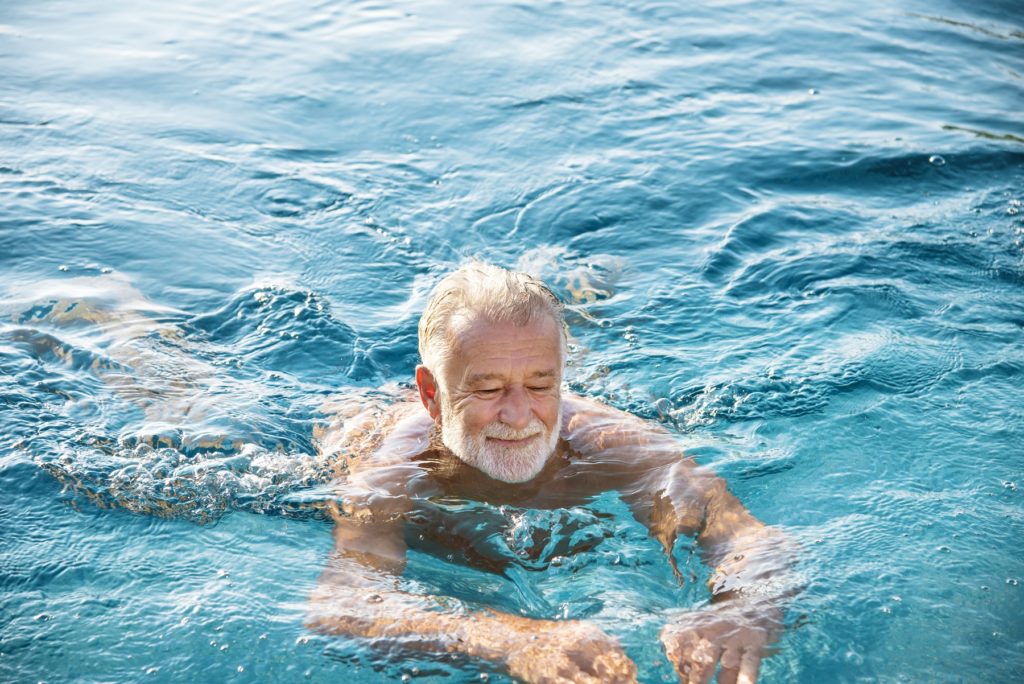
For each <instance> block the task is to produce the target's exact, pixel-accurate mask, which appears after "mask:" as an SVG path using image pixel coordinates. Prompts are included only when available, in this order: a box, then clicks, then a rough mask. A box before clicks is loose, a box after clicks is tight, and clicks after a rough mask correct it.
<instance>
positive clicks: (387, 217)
mask: <svg viewBox="0 0 1024 684" xmlns="http://www.w3.org/2000/svg"><path fill="white" fill-rule="evenodd" d="M108 4H109V3H99V2H93V1H91V0H84V1H78V2H68V1H63V2H59V1H49V0H43V1H37V2H20V1H17V0H15V1H12V2H6V3H4V5H3V7H2V8H0V73H2V74H3V76H2V77H0V198H2V201H0V377H2V379H3V380H2V383H0V425H2V427H3V430H2V431H0V492H2V497H0V592H2V593H0V680H3V681H12V682H34V681H39V680H46V681H69V680H76V681H118V682H132V681H239V682H243V681H328V680H330V681H337V680H338V679H339V678H341V679H346V678H347V679H348V680H351V681H367V682H373V681H389V680H393V679H397V678H400V677H403V676H405V677H408V678H411V679H413V680H416V681H438V682H442V681H448V682H455V681H475V680H476V679H477V677H478V675H479V674H480V672H481V671H483V672H487V673H489V674H490V676H491V679H492V681H500V680H501V679H502V675H501V674H500V673H498V672H496V671H494V670H493V669H490V668H488V667H487V666H485V665H482V664H480V663H465V662H462V663H459V662H454V663H453V662H448V661H444V660H431V659H428V658H423V657H400V658H391V659H388V658H386V657H384V656H383V655H382V654H380V653H376V652H373V651H371V650H368V649H366V648H365V647H364V645H362V644H359V643H350V642H346V641H345V640H342V639H336V638H335V639H331V638H325V637H322V636H319V635H316V634H313V633H310V632H308V631H307V630H306V629H305V628H304V627H303V612H304V602H305V599H306V595H307V594H308V592H309V590H310V588H311V587H312V586H313V584H314V583H315V581H316V577H317V575H318V573H319V571H320V569H321V568H322V567H323V564H324V561H325V559H326V557H327V554H328V552H329V550H330V548H331V544H332V542H331V535H330V523H329V522H327V521H326V520H325V519H324V518H323V516H322V515H321V514H320V513H319V512H318V509H317V507H316V505H315V503H316V502H317V501H318V500H320V499H322V498H323V497H324V496H325V494H324V483H325V482H326V480H327V475H326V473H325V471H324V468H323V464H320V463H318V462H317V460H316V458H315V457H314V454H315V443H314V439H313V436H312V435H313V430H314V428H315V426H316V425H319V424H322V423H323V422H324V420H325V419H326V418H325V413H324V409H323V407H324V404H325V402H326V403H329V402H330V400H331V398H332V397H336V396H338V395H346V394H352V393H356V392H366V391H371V393H375V392H377V390H376V388H378V387H382V386H384V387H385V389H384V390H381V391H380V392H379V393H380V395H381V396H388V395H389V394H391V393H393V392H394V391H395V390H394V389H388V388H393V387H394V386H395V385H396V384H397V385H399V386H401V385H403V384H404V385H408V383H409V382H410V381H411V369H412V367H413V365H414V363H415V362H416V340H415V335H416V321H417V317H418V315H419V313H420V311H421V309H422V307H423V304H424V301H425V297H426V295H427V293H428V292H429V288H430V287H431V285H432V284H433V283H434V282H435V281H436V279H437V278H438V277H439V276H440V275H441V274H443V273H444V272H446V271H448V270H449V269H451V268H452V267H453V266H454V265H456V264H458V263H459V262H460V261H462V260H463V259H465V258H467V257H468V256H471V255H481V256H484V257H486V258H489V259H491V260H493V261H495V262H498V263H501V264H504V265H507V266H519V267H521V268H525V269H529V270H532V271H534V272H537V273H539V274H540V275H542V276H544V277H545V278H546V279H548V280H549V281H550V282H551V283H552V284H553V285H554V286H555V288H556V289H557V290H558V292H559V294H560V295H562V296H563V297H564V298H566V300H567V301H569V302H570V311H569V320H570V324H571V326H572V332H573V335H574V340H573V345H572V350H571V362H572V366H571V368H570V372H569V382H568V385H569V387H570V388H571V389H572V390H574V391H577V392H580V393H583V394H586V395H589V396H594V397H598V398H600V399H603V400H605V401H607V402H608V403H610V404H613V405H615V406H617V407H620V408H623V409H627V410H630V411H633V412H635V413H637V414H640V415H642V416H644V417H647V418H649V419H650V420H652V421H658V422H661V423H662V424H664V425H666V426H667V427H668V428H669V429H671V430H673V431H675V432H676V433H677V434H678V435H679V439H680V442H681V443H682V444H683V445H684V446H685V447H686V448H687V449H688V451H689V452H690V453H691V454H693V455H694V456H695V457H696V458H697V459H698V460H699V461H700V462H702V463H705V464H709V465H711V466H713V467H714V468H715V469H716V470H717V471H718V472H720V473H721V474H722V475H723V476H724V477H726V478H727V480H728V481H729V483H730V486H731V488H732V489H733V490H734V491H735V492H736V493H737V495H738V496H739V497H740V498H741V499H742V500H743V501H744V502H745V503H746V504H747V505H748V506H749V507H750V509H751V510H752V511H753V512H754V513H755V515H757V516H758V517H760V518H761V519H762V520H765V521H766V522H768V523H770V524H773V525H777V526H780V527H782V528H784V529H785V530H787V531H788V533H789V534H790V535H791V536H792V537H793V538H794V539H796V540H798V541H799V542H800V544H801V548H802V552H801V564H800V572H801V573H802V575H803V577H804V578H805V580H806V589H805V590H804V592H803V593H802V594H801V595H800V596H799V597H798V598H797V599H795V600H794V602H793V604H792V606H791V607H790V611H789V616H788V620H789V622H790V624H791V628H790V629H789V630H788V631H787V632H786V634H785V636H784V637H783V639H782V641H781V642H780V643H779V645H778V650H777V652H776V653H775V654H774V655H773V656H772V657H771V658H770V659H768V660H767V661H766V662H765V664H764V666H763V670H762V673H763V681H766V682H791V681H799V682H854V681H857V682H861V681H878V682H899V681H908V682H931V681H951V682H953V681H965V682H1012V681H1019V680H1021V679H1022V678H1024V656H1022V655H1021V654H1022V653H1024V618H1022V617H1021V616H1022V615H1024V587H1022V586H1021V585H1020V583H1021V582H1022V581H1024V563H1022V560H1024V558H1022V553H1021V551H1020V549H1019V548H1018V544H1019V540H1020V539H1021V538H1022V535H1024V524H1022V523H1024V399H1022V397H1024V391H1022V390H1024V345H1022V339H1024V289H1022V286H1024V214H1022V210H1024V190H1022V188H1024V127H1022V125H1021V116H1020V112H1021V110H1022V103H1024V98H1022V97H1021V95H1022V90H1024V49H1022V47H1024V45H1022V43H1024V26H1022V18H1024V13H1022V11H1021V9H1022V8H1021V6H1020V4H1019V3H1018V2H1013V1H1010V0H1007V1H1004V2H972V3H968V2H956V1H952V0H938V2H928V3H926V2H923V1H905V2H895V3H892V2H880V1H878V0H860V1H858V2H852V1H850V0H839V1H837V2H832V3H813V2H807V1H805V0H799V1H796V2H769V1H765V2H709V3H702V4H692V5H691V4H690V3H658V2H649V3H647V2H638V3H612V2H600V1H597V0H584V1H580V2H575V1H569V2H553V3H520V4H510V3H498V2H476V1H475V0H473V1H470V2H417V3H411V2H410V3H400V2H392V1H391V0H382V1H381V2H353V3H328V2H319V3H318V2H306V3H303V2H297V1H285V0H280V1H272V0H263V1H262V2H223V3H216V4H215V5H214V6H208V4H207V3H198V2H190V1H188V0H186V1H185V2H179V3H170V4H168V3H161V4H157V5H155V6H148V5H147V6H138V7H135V6H132V7H131V8H127V6H126V8H123V9H118V8H111V7H108V6H107V5H108ZM69 309H70V311H69ZM128 378H131V379H132V380H131V382H127V379H128ZM143 407H145V408H143ZM186 408H188V411H187V412H186V410H185V409H186ZM482 513H483V514H484V515H488V516H491V518H493V519H494V521H495V525H496V526H498V528H501V529H505V530H507V532H508V535H509V536H508V543H509V544H513V545H514V544H515V543H517V537H516V534H519V533H520V532H522V530H527V531H529V530H531V529H535V528H541V529H552V530H554V533H555V537H556V539H560V540H569V541H568V542H567V543H569V545H570V546H572V545H573V544H576V547H575V550H576V551H577V553H575V554H572V555H571V556H568V557H567V558H568V560H562V559H559V560H558V562H555V561H554V560H553V559H554V558H556V557H557V556H558V554H556V553H555V550H556V547H552V548H546V549H541V550H539V551H537V553H536V554H534V560H535V562H533V563H532V564H531V563H523V564H522V565H521V566H517V567H515V568H513V569H512V570H510V571H509V572H508V574H507V576H504V577H502V576H498V575H495V574H490V573H486V572H482V571H478V570H473V569H470V568H467V567H463V566H456V567H455V568H454V569H453V568H452V566H451V565H449V564H448V563H447V562H446V560H445V559H444V558H440V559H438V558H435V557H433V556H431V555H430V554H427V553H416V554H414V555H413V556H412V557H411V562H410V570H409V577H408V579H407V581H408V582H409V583H410V584H412V585H414V586H420V587H424V588H427V589H430V590H434V591H446V592H451V593H456V594H459V595H460V596H463V597H468V598H471V599H474V600H477V601H479V602H480V603H483V604H494V605H502V606H503V607H505V608H506V609H509V610H521V611H525V612H527V613H528V614H534V615H544V616H547V617H554V616H557V615H566V616H570V617H588V618H590V619H593V620H595V621H597V622H598V623H599V624H601V625H602V627H604V628H605V629H606V630H607V631H609V632H610V633H613V634H615V635H617V636H618V637H619V638H620V640H621V641H622V643H623V644H624V646H625V648H626V649H627V651H628V652H629V654H630V655H631V656H632V657H633V658H634V659H635V660H636V661H637V663H638V664H639V666H640V670H641V678H642V680H643V681H645V682H657V681H663V680H666V678H669V679H670V678H671V674H672V672H671V669H670V667H669V666H668V665H667V663H666V662H665V661H664V660H663V658H662V657H661V655H660V652H659V650H658V648H657V645H656V641H655V635H656V634H657V629H658V626H659V624H658V620H657V618H656V615H657V614H658V613H659V612H660V611H662V610H665V609H667V608H671V607H673V606H692V605H697V604H699V603H700V602H701V601H703V600H705V599H706V597H705V596H704V595H703V593H702V591H701V589H700V587H699V586H696V585H694V584H692V583H690V584H687V585H686V586H684V587H681V588H680V587H676V586H675V585H674V583H673V581H672V578H671V573H670V572H669V571H668V568H667V565H666V564H665V563H664V561H663V559H662V558H661V556H660V551H659V549H658V548H657V546H656V544H655V543H653V542H651V541H650V540H649V539H647V536H646V533H645V532H644V530H643V529H642V528H641V527H640V526H639V525H637V524H636V523H634V522H633V521H632V520H631V519H630V518H629V517H628V515H627V514H626V513H625V509H624V507H623V506H622V504H621V502H619V501H618V500H617V499H616V498H615V497H613V496H609V497H602V498H601V499H599V500H597V501H595V502H593V504H592V505H591V506H590V507H587V508H578V509H569V510H564V511H556V512H550V511H544V512H539V511H514V510H513V511H509V510H490V511H483V512H482ZM502 518H506V520H505V522H503V521H502ZM502 525H504V526H505V527H504V528H502ZM517 530H519V532H517ZM580 534H582V535H583V536H584V538H583V541H584V542H586V543H578V544H577V542H579V541H580V539H579V538H577V537H578V536H579V535H580ZM574 535H576V536H574ZM587 535H590V536H587ZM524 539H527V540H529V539H532V537H529V535H527V537H525V538H524ZM592 542H593V543H592ZM523 543H526V542H525V541H524V542H523ZM556 546H557V545H556ZM557 548H562V547H557ZM688 571H689V572H692V573H694V574H695V575H697V576H698V577H699V576H700V574H701V573H702V572H703V569H702V568H701V567H700V565H699V564H697V563H696V562H691V563H690V564H689V569H688Z"/></svg>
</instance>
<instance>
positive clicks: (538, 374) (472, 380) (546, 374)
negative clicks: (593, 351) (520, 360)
mask: <svg viewBox="0 0 1024 684" xmlns="http://www.w3.org/2000/svg"><path fill="white" fill-rule="evenodd" d="M555 377H558V373H557V372H556V371H555V370H553V369H552V370H542V371H534V372H533V373H530V377H529V379H530V380H537V379H544V378H555ZM504 379H505V375H504V374H502V373H474V374H473V375H470V376H469V377H468V378H466V384H468V385H475V384H476V383H478V382H486V381H488V380H504Z"/></svg>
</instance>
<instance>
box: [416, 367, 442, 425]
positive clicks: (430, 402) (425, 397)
mask: <svg viewBox="0 0 1024 684" xmlns="http://www.w3.org/2000/svg"><path fill="white" fill-rule="evenodd" d="M416 387H418V388H419V390H420V401H422V402H423V407H424V408H426V409H427V413H429V414H430V417H431V418H433V419H434V422H435V423H436V422H438V421H439V419H440V417H441V405H440V404H439V403H438V396H437V393H438V389H437V380H436V379H435V378H434V374H433V373H431V372H430V369H429V368H427V367H426V366H423V365H420V366H416Z"/></svg>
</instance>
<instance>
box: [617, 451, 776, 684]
mask: <svg viewBox="0 0 1024 684" xmlns="http://www.w3.org/2000/svg"><path fill="white" fill-rule="evenodd" d="M641 492H642V493H643V494H644V496H638V495H639V494H640V493H641ZM632 498H633V506H634V511H635V512H637V513H638V517H639V518H640V519H641V520H643V521H644V522H645V523H646V524H647V526H648V528H649V529H650V530H651V533H652V535H653V536H654V537H655V538H657V539H658V540H659V541H660V542H661V544H662V546H663V548H664V549H665V551H666V553H667V554H668V556H669V559H670V562H671V563H672V565H673V568H674V569H675V567H676V566H675V560H674V558H673V557H672V551H673V547H674V545H675V541H676V539H677V537H678V536H679V535H684V536H694V537H695V538H696V541H697V543H698V544H699V545H700V548H701V556H702V558H703V560H704V562H705V563H706V564H707V565H708V566H709V567H711V568H714V571H713V573H712V575H711V577H710V579H709V580H708V588H709V590H710V592H711V603H710V606H708V607H707V608H706V609H704V610H699V611H691V612H686V613H682V614H679V615H676V616H674V617H673V619H672V621H671V622H670V623H669V624H668V625H667V626H666V627H665V628H664V629H663V630H662V633H661V641H662V643H663V645H664V646H665V651H666V654H667V655H668V657H669V660H671V661H672V663H673V664H674V665H675V667H676V670H677V672H678V674H679V677H680V681H684V682H707V681H709V680H710V678H711V676H712V675H713V674H714V672H715V668H716V667H717V666H718V665H719V664H720V665H721V671H720V673H719V676H718V681H719V682H754V681H756V680H757V673H758V669H759V667H760V662H761V659H762V657H763V656H764V654H765V650H766V648H767V647H768V646H769V645H770V644H771V643H772V642H774V641H775V639H776V638H777V635H778V633H779V632H780V631H781V625H782V602H783V601H784V599H785V598H786V597H787V595H788V594H789V593H791V592H792V587H791V586H787V585H790V584H792V582H791V570H790V568H791V566H792V563H793V553H792V545H791V544H790V542H789V541H788V540H787V538H786V537H785V535H783V534H782V532H781V531H779V530H778V529H776V528H772V527H768V526H766V525H764V524H763V523H762V522H761V521H759V520H758V519H757V518H755V517H754V516H753V515H752V514H751V513H750V511H748V510H747V509H746V508H745V507H744V506H743V504H742V503H740V501H739V499H737V498H736V497H735V496H734V495H733V494H732V493H731V492H730V491H729V490H728V488H727V487H726V485H725V481H724V480H722V479H721V478H719V477H717V476H715V475H713V474H712V473H710V472H709V471H707V470H704V469H702V468H700V467H698V466H697V465H696V464H694V463H693V462H692V461H690V460H676V461H675V462H674V463H671V464H670V465H665V466H662V467H660V468H658V469H656V470H655V471H654V472H651V473H649V474H648V475H647V481H646V482H645V483H644V486H643V487H641V488H640V491H638V492H635V493H634V495H633V497H632ZM676 573H677V576H678V575H679V573H678V570H676Z"/></svg>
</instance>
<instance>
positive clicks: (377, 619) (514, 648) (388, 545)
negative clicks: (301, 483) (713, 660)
mask: <svg viewBox="0 0 1024 684" xmlns="http://www.w3.org/2000/svg"><path fill="white" fill-rule="evenodd" d="M334 535H335V551H334V553H333V554H332V557H331V559H330V560H329V562H328V564H327V567H326V568H325V569H324V571H323V573H322V574H321V576H320V580H319V582H318V584H317V587H316V588H315V589H314V591H313V593H312V595H311V596H310V602H309V610H308V615H307V625H308V626H309V627H310V628H311V629H315V630H317V631H321V632H325V633H329V634H335V635H340V636H347V637H356V638H364V639H372V640H374V641H376V642H377V643H381V642H382V641H383V642H385V643H389V644H391V645H394V646H398V647H401V648H405V649H408V650H411V651H429V652H433V653H445V652H446V653H450V654H452V655H453V656H456V657H459V656H461V657H468V658H474V659H475V658H480V659H484V660H489V661H492V662H496V663H499V664H502V665H504V667H506V668H507V669H508V671H509V673H510V674H511V675H512V676H513V677H515V678H517V679H519V680H522V681H524V682H587V683H594V684H596V683H598V682H635V681H636V665H635V664H634V663H633V662H632V661H631V660H630V659H629V658H628V657H627V656H626V655H625V653H624V652H623V651H622V649H621V648H620V647H619V645H618V643H616V641H615V640H614V639H612V638H611V637H609V636H608V635H606V634H605V633H604V632H602V631H601V630H600V629H598V628H597V627H595V626H594V625H592V624H589V623H586V622H579V621H553V620H535V619H529V618H524V617H521V616H518V615H512V614H508V613H500V612H497V611H490V610H471V609H470V608H468V607H467V606H465V605H463V604H462V603H461V602H459V601H457V600H455V599H451V598H449V597H440V596H437V597H435V596H420V595H416V594H412V593H410V592H408V591H404V590H403V589H402V588H401V586H400V580H399V576H400V573H401V571H402V569H403V568H404V565H405V544H404V537H403V531H402V521H401V519H391V520H372V519H371V520H364V521H360V520H356V519H352V518H347V517H346V516H344V515H342V514H338V515H337V516H336V527H335V533H334Z"/></svg>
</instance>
